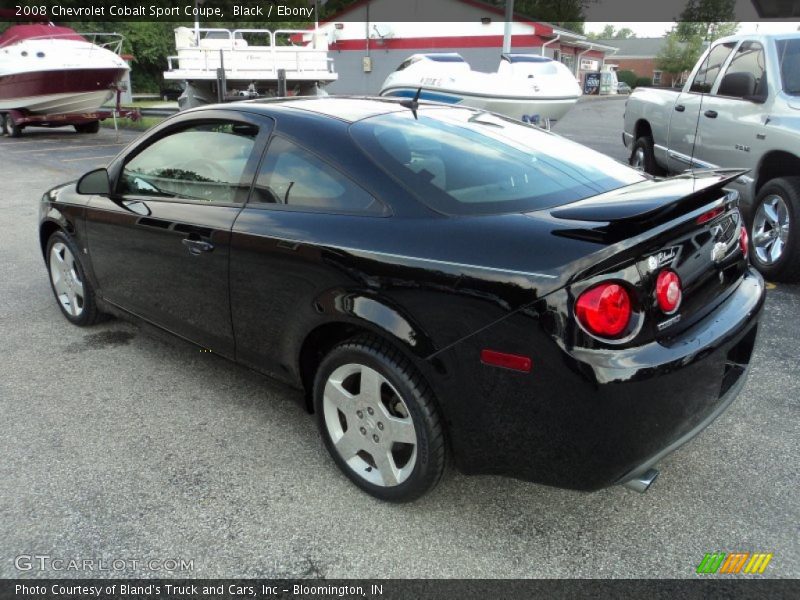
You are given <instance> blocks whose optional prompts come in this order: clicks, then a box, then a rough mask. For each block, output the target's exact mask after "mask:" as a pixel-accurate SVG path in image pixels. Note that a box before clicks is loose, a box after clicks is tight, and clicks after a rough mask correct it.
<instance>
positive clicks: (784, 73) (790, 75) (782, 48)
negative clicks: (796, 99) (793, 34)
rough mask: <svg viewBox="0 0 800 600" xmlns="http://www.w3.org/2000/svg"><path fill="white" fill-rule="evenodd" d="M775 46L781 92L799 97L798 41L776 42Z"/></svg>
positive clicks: (799, 54) (799, 57) (799, 66)
mask: <svg viewBox="0 0 800 600" xmlns="http://www.w3.org/2000/svg"><path fill="white" fill-rule="evenodd" d="M777 44H778V61H779V62H780V64H781V81H782V83H783V91H784V92H786V93H787V94H791V95H792V96H800V39H793V40H778V41H777Z"/></svg>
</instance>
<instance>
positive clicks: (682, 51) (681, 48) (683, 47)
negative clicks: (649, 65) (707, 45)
mask: <svg viewBox="0 0 800 600" xmlns="http://www.w3.org/2000/svg"><path fill="white" fill-rule="evenodd" d="M702 51H703V40H702V39H701V38H700V37H698V36H694V37H692V38H691V39H689V40H688V41H681V39H680V35H679V34H678V32H677V28H674V29H673V30H672V31H671V32H670V33H669V34H668V35H667V38H666V42H665V43H664V45H663V46H662V48H661V50H660V51H659V53H658V55H657V56H656V67H657V68H658V70H660V71H663V72H664V73H669V74H670V75H671V76H672V84H673V85H674V84H675V81H676V79H675V77H676V75H677V76H678V78H679V79H680V75H681V74H683V73H684V72H685V71H691V70H692V68H693V67H694V65H695V63H696V62H697V59H698V58H699V57H700V54H701V53H702Z"/></svg>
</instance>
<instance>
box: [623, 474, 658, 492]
mask: <svg viewBox="0 0 800 600" xmlns="http://www.w3.org/2000/svg"><path fill="white" fill-rule="evenodd" d="M656 477H658V470H657V469H647V471H645V472H644V473H642V474H641V475H638V476H637V477H634V478H633V479H629V480H628V481H626V482H625V483H623V484H622V485H623V486H625V487H626V488H628V489H629V490H633V491H635V492H639V493H640V494H644V493H645V492H646V491H647V490H648V488H649V487H650V486H651V485H653V482H654V481H655V480H656Z"/></svg>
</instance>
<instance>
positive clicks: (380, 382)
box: [314, 337, 447, 502]
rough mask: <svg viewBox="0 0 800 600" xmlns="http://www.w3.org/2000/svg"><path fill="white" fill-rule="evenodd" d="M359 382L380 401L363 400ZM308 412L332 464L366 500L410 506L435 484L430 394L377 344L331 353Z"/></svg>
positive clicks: (440, 464) (441, 461) (437, 429)
mask: <svg viewBox="0 0 800 600" xmlns="http://www.w3.org/2000/svg"><path fill="white" fill-rule="evenodd" d="M365 377H366V378H367V380H366V381H367V382H371V383H372V389H376V390H380V392H379V393H374V394H369V393H368V392H367V391H365V392H364V393H362V391H361V388H362V387H363V385H362V383H365ZM314 408H315V411H316V414H317V422H318V425H319V428H320V432H321V434H322V438H323V440H324V442H325V446H326V447H327V448H328V451H329V452H330V454H331V457H332V458H333V460H334V462H335V463H336V464H337V465H338V466H339V468H340V469H341V470H342V471H343V472H344V473H345V475H347V477H349V478H350V480H351V481H352V482H353V483H355V484H356V485H357V486H358V487H359V488H361V489H362V490H364V491H365V492H367V493H368V494H371V495H372V496H374V497H376V498H379V499H380V500H386V501H389V502H409V501H412V500H415V499H417V498H419V497H420V496H422V495H424V494H425V493H427V492H429V491H430V490H431V489H433V488H434V487H435V486H436V484H438V483H439V480H440V479H441V478H442V474H443V473H444V470H445V459H446V452H447V451H446V447H445V440H444V432H443V427H442V423H441V419H440V418H439V414H438V411H437V409H436V406H435V403H434V400H433V393H432V392H431V389H430V387H429V386H428V385H427V383H426V382H425V381H424V379H423V378H422V376H421V375H420V374H419V373H418V372H417V370H416V369H415V368H414V366H413V365H412V364H411V362H410V361H409V360H408V359H407V358H405V357H404V356H403V355H402V354H400V352H398V351H397V350H395V349H393V348H391V347H389V346H388V345H386V344H385V343H384V342H383V341H381V340H380V339H378V338H374V337H363V338H357V339H355V340H352V341H348V342H344V343H342V344H340V345H339V346H336V347H335V348H334V349H333V350H331V352H330V353H329V354H328V355H327V356H326V357H325V358H324V359H323V361H322V364H320V367H319V369H318V370H317V374H316V377H315V378H314ZM381 438H382V439H381ZM334 440H336V441H334Z"/></svg>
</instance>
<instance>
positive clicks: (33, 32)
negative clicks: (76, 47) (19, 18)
mask: <svg viewBox="0 0 800 600" xmlns="http://www.w3.org/2000/svg"><path fill="white" fill-rule="evenodd" d="M42 37H45V38H46V37H56V38H58V39H60V40H76V41H79V42H85V41H86V39H84V38H82V37H81V36H80V35H78V34H77V33H75V30H74V29H70V28H69V27H59V26H57V25H12V26H11V27H9V28H8V29H6V30H5V31H4V32H3V33H2V34H0V46H5V45H7V44H15V43H17V42H20V41H22V40H27V39H30V38H42Z"/></svg>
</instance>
